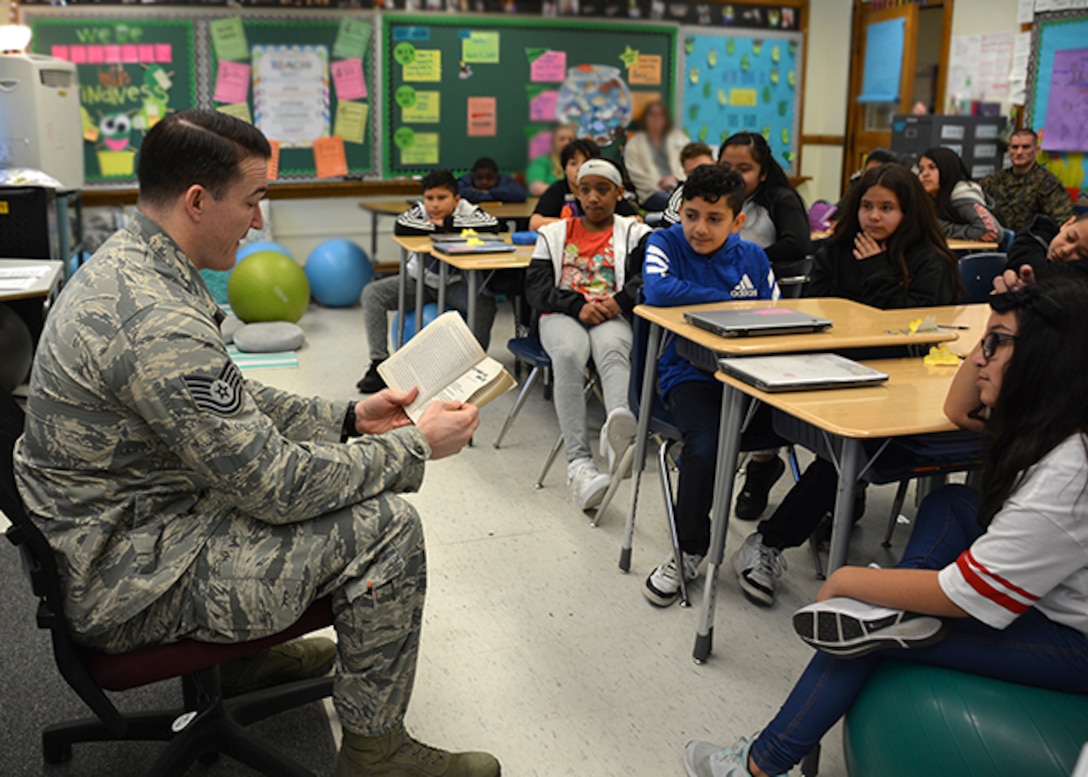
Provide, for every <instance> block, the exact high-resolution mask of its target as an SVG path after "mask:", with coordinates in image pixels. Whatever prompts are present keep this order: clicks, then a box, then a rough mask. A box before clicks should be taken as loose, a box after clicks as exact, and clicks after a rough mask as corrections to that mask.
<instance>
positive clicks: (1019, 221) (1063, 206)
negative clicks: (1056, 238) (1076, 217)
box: [980, 128, 1074, 232]
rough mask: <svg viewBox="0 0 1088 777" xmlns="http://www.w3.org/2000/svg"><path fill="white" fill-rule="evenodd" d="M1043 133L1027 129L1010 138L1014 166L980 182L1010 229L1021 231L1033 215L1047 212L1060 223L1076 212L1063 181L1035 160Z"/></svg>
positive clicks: (998, 215) (995, 214)
mask: <svg viewBox="0 0 1088 777" xmlns="http://www.w3.org/2000/svg"><path fill="white" fill-rule="evenodd" d="M1038 142H1039V136H1038V135H1036V134H1035V133H1034V132H1033V131H1032V130H1030V129H1027V128H1024V129H1018V130H1016V132H1014V133H1012V137H1011V138H1010V139H1009V160H1010V161H1011V162H1012V167H1010V168H1006V169H1004V170H1001V171H999V172H996V173H994V174H993V175H988V176H986V177H985V178H983V179H982V181H981V182H980V185H981V186H982V190H983V191H985V192H986V193H987V194H988V195H990V197H992V198H993V201H994V203H995V205H994V208H993V214H994V217H995V218H996V219H997V220H998V221H999V222H1000V223H1001V224H1003V225H1004V226H1005V227H1006V228H1008V229H1011V230H1012V231H1014V232H1019V231H1020V230H1021V229H1023V228H1024V226H1025V225H1026V224H1027V223H1028V222H1029V221H1031V218H1032V216H1035V215H1037V214H1043V215H1046V216H1050V218H1051V219H1052V220H1053V221H1054V222H1055V223H1057V224H1062V223H1064V222H1065V221H1066V220H1067V219H1068V218H1069V217H1070V216H1072V215H1073V212H1074V211H1073V202H1072V201H1071V200H1070V199H1069V192H1067V191H1066V190H1065V187H1063V186H1062V183H1061V181H1059V180H1058V179H1057V177H1056V176H1055V175H1054V174H1053V173H1051V172H1050V171H1049V170H1047V169H1045V168H1043V167H1040V166H1039V165H1038V164H1037V163H1036V161H1035V155H1036V154H1038V153H1039V146H1038Z"/></svg>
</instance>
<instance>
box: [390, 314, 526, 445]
mask: <svg viewBox="0 0 1088 777" xmlns="http://www.w3.org/2000/svg"><path fill="white" fill-rule="evenodd" d="M378 374H379V375H381V376H382V378H383V379H384V380H385V382H386V383H387V384H388V385H389V387H390V388H392V389H395V390H397V391H407V390H408V389H410V388H412V386H419V396H418V397H416V400H415V402H413V403H412V404H410V405H408V407H406V408H405V412H407V413H408V417H409V418H411V419H412V421H413V423H418V422H419V417H420V416H421V415H423V411H424V410H426V409H427V405H429V404H430V403H431V402H432V401H434V400H436V399H439V400H442V401H443V402H453V401H456V400H461V401H462V402H470V403H472V404H474V405H477V406H479V407H482V406H483V405H486V404H487V403H488V402H490V401H491V400H493V399H495V398H496V397H498V396H501V395H502V394H505V393H506V392H507V391H509V390H510V389H512V388H513V387H514V386H515V385H517V384H516V383H515V381H514V376H513V375H511V374H510V373H509V372H507V371H506V369H505V368H504V367H503V366H502V365H501V364H499V363H498V362H497V361H495V360H494V359H492V358H491V357H490V356H488V355H487V354H486V353H484V349H483V348H481V347H480V344H479V342H477V341H476V338H475V337H473V335H472V331H471V330H470V329H469V328H468V325H467V324H465V322H464V321H463V320H462V319H461V316H460V315H459V314H458V313H456V312H455V311H452V310H451V311H450V312H448V313H443V314H442V315H441V316H439V317H438V318H436V319H435V320H434V321H432V322H431V323H430V324H428V325H427V326H426V327H425V328H424V329H423V331H421V332H420V333H419V334H417V335H416V336H415V337H413V338H412V339H411V340H409V341H408V343H407V344H405V345H404V346H402V347H401V348H400V350H398V351H397V352H396V353H394V354H393V355H392V356H390V357H389V358H388V359H386V360H385V361H384V362H382V363H381V364H380V365H378Z"/></svg>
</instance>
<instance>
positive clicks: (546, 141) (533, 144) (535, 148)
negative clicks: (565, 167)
mask: <svg viewBox="0 0 1088 777" xmlns="http://www.w3.org/2000/svg"><path fill="white" fill-rule="evenodd" d="M551 150H552V131H551V130H541V131H540V132H538V133H537V134H535V135H533V136H532V137H531V138H529V159H536V158H537V157H538V156H543V155H544V154H550V153H551Z"/></svg>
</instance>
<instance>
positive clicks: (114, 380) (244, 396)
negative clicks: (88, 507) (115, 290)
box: [102, 305, 430, 523]
mask: <svg viewBox="0 0 1088 777" xmlns="http://www.w3.org/2000/svg"><path fill="white" fill-rule="evenodd" d="M102 369H103V372H104V373H106V374H105V375H104V377H105V378H106V379H107V380H108V382H109V384H110V385H111V386H113V387H114V391H115V393H116V396H117V400H118V401H119V402H121V403H123V404H125V405H127V406H128V407H130V408H131V409H132V410H133V411H134V412H135V413H136V414H137V415H138V416H139V419H140V422H141V423H144V424H147V426H148V427H149V429H150V431H151V433H153V434H154V435H156V436H158V437H159V439H160V440H162V442H163V444H164V445H166V446H167V447H168V448H169V449H170V450H171V451H172V452H173V454H174V455H175V456H177V457H178V459H179V460H180V461H181V462H182V465H183V466H185V467H187V468H188V469H189V470H191V472H192V477H193V481H194V486H195V487H196V488H198V489H202V490H214V491H215V492H216V493H217V494H218V495H220V496H221V497H223V498H225V499H226V500H228V501H229V502H231V503H232V504H234V505H235V506H237V507H238V509H240V510H242V511H244V512H245V513H247V514H249V515H252V516H253V517H254V518H257V519H258V520H262V521H267V522H269V523H290V522H294V521H304V520H307V519H310V518H313V517H316V516H318V515H321V514H324V513H327V512H330V511H332V510H337V509H340V508H342V507H346V506H348V505H352V504H355V503H357V502H360V501H362V500H364V499H367V498H369V497H372V496H375V495H377V494H380V493H382V492H384V491H414V490H416V489H418V488H419V485H420V483H421V482H422V480H423V470H424V465H425V462H426V459H427V457H428V456H429V455H430V448H429V446H428V444H427V441H426V438H424V437H423V434H422V433H421V432H419V430H417V429H415V428H414V427H406V428H404V429H398V430H396V431H395V432H390V433H387V434H383V435H373V436H366V437H361V438H358V439H357V441H355V442H353V443H352V444H349V445H343V444H339V443H337V444H330V443H321V442H296V441H292V440H290V439H288V438H287V437H285V436H284V435H283V434H281V433H280V430H279V429H278V428H277V424H276V423H275V422H274V421H273V419H272V418H271V417H269V416H268V415H267V414H265V413H264V412H262V408H261V406H260V405H259V404H258V400H257V398H256V397H255V396H254V395H253V394H251V393H250V392H249V390H248V389H247V386H246V382H245V380H244V379H243V378H242V376H241V373H240V372H239V371H238V368H237V367H236V366H235V365H234V363H233V362H232V361H231V360H230V357H229V356H228V355H227V352H226V348H225V347H224V345H223V342H222V339H221V338H220V337H219V335H218V333H217V332H216V330H215V328H214V326H212V325H211V323H210V322H209V321H207V320H205V319H203V318H201V317H199V316H198V315H196V314H195V313H194V312H193V311H192V310H190V309H187V308H184V307H179V306H171V305H158V306H155V308H154V309H146V310H144V311H142V312H141V313H140V314H139V315H137V316H136V317H134V318H132V319H130V320H129V321H128V322H126V325H125V327H124V329H123V330H122V331H121V332H120V333H119V334H118V336H117V337H116V338H114V340H113V341H112V343H111V345H110V347H109V348H108V349H107V352H106V353H104V354H102ZM265 398H266V399H267V397H265ZM297 412H298V411H296V410H294V409H287V410H283V411H282V412H281V420H283V418H286V423H285V426H286V427H288V428H293V429H296V430H297V429H298V428H299V424H300V423H303V422H300V421H298V420H297V419H294V420H293V419H292V418H291V417H290V416H292V415H294V414H296V413H297ZM119 453H120V452H119Z"/></svg>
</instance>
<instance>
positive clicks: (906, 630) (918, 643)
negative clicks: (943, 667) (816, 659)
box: [793, 596, 945, 658]
mask: <svg viewBox="0 0 1088 777" xmlns="http://www.w3.org/2000/svg"><path fill="white" fill-rule="evenodd" d="M793 630H794V631H796V632H797V635H798V636H799V637H800V638H801V639H803V640H804V641H805V642H807V643H808V644H809V645H812V647H814V648H816V649H817V650H819V651H821V652H823V653H827V654H829V655H832V656H838V657H840V658H852V657H855V656H862V655H865V654H866V653H870V652H872V651H874V650H880V649H881V648H916V647H925V646H927V645H932V644H934V643H936V642H940V641H941V640H942V639H943V638H944V632H945V622H944V621H943V620H941V619H940V618H938V617H936V616H934V615H920V614H919V613H915V612H907V611H905V610H897V609H894V608H891V607H881V606H879V605H876V604H869V603H868V602H862V601H859V600H857V599H850V598H848V597H845V596H837V597H835V598H833V599H826V600H824V601H822V602H816V603H815V604H810V605H807V606H805V607H802V608H801V609H800V610H798V611H797V612H795V613H794V614H793Z"/></svg>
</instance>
